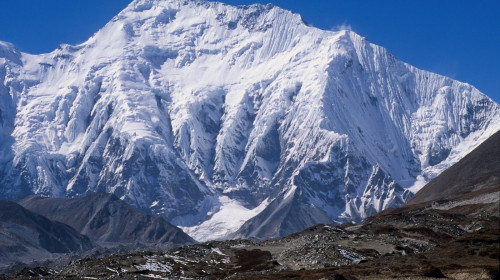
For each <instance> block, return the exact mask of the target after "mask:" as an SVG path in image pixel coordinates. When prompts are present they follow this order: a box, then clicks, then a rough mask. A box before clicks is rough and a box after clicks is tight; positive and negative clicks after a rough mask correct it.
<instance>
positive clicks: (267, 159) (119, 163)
mask: <svg viewBox="0 0 500 280" xmlns="http://www.w3.org/2000/svg"><path fill="white" fill-rule="evenodd" d="M0 100H1V102H0V116H1V118H0V186H2V187H1V189H0V197H2V198H6V199H12V198H17V197H21V196H24V195H27V194H33V193H35V194H44V195H48V196H52V197H74V196H82V195H85V194H89V193H92V192H106V193H112V194H115V195H116V196H117V197H119V198H120V199H122V200H125V201H127V202H129V203H131V204H132V205H134V206H137V207H138V208H141V209H144V210H146V211H148V212H149V213H152V214H158V215H162V216H163V217H164V218H166V219H167V220H169V221H170V222H172V223H173V224H175V225H178V226H181V227H182V228H183V229H184V230H185V231H186V232H187V233H189V234H191V235H192V236H194V237H195V238H196V239H198V240H206V239H212V238H225V237H227V236H228V235H231V234H233V236H245V237H250V236H251V237H259V238H267V237H276V236H281V235H285V234H288V233H290V232H293V231H297V230H300V229H303V228H306V227H308V226H311V225H313V224H315V223H318V222H322V223H327V222H329V223H330V222H343V221H359V220H360V219H362V218H365V217H367V216H369V215H371V214H374V213H376V212H378V211H381V210H382V209H385V208H387V207H391V206H397V205H400V204H402V203H403V202H404V200H405V199H406V198H407V197H408V196H409V195H410V194H411V192H415V191H416V190H418V189H419V188H420V187H421V186H423V184H424V183H426V182H427V181H429V180H430V179H431V178H433V177H435V176H436V175H438V174H439V173H440V172H441V171H443V170H444V169H446V168H447V167H449V166H451V165H452V164H453V163H455V162H457V161H458V160H459V159H460V158H461V157H463V156H464V155H465V154H467V153H468V152H469V151H470V150H472V149H473V148H474V147H475V146H477V145H478V144H479V143H481V142H482V141H484V140H485V139H487V138H488V137H489V136H490V135H492V134H493V133H494V132H496V131H498V130H499V129H500V109H499V106H498V104H496V103H495V102H493V101H492V100H491V99H489V98H488V97H487V96H485V95H484V94H482V93H480V92H479V91H478V90H477V89H475V88H474V87H472V86H470V85H468V84H464V83H460V82H457V81H454V80H452V79H449V78H446V77H443V76H439V75H436V74H433V73H429V72H425V71H422V70H419V69H416V68H414V67H412V66H410V65H408V64H405V63H403V62H401V61H398V60H397V59H396V58H394V57H393V56H392V55H391V54H389V53H388V52H387V51H386V50H385V49H384V48H382V47H379V46H376V45H373V44H371V43H370V42H368V41H367V40H366V39H364V38H362V37H360V36H359V35H357V34H355V33H353V32H350V31H340V32H332V31H323V30H319V29H316V28H313V27H309V26H307V25H306V24H305V23H304V22H303V21H302V19H301V18H300V16H299V15H297V14H293V13H291V12H289V11H286V10H282V9H280V8H278V7H273V6H272V5H267V6H261V5H252V6H241V7H232V6H228V5H224V4H221V3H213V2H203V1H181V0H163V1H152V0H137V1H134V2H132V3H131V4H130V5H129V6H128V7H127V8H126V9H125V10H124V11H122V12H121V13H120V14H119V15H117V16H116V17H115V18H114V19H113V20H112V21H111V22H109V23H108V24H107V25H106V26H105V27H104V28H102V29H101V30H100V31H98V32H97V33H96V34H95V35H94V36H93V37H92V38H90V39H89V40H88V41H87V42H85V43H83V44H81V45H78V46H69V45H61V46H60V47H59V48H58V49H56V50H55V51H53V52H52V53H48V54H41V55H30V54H26V53H20V52H18V51H17V50H16V49H15V47H13V46H12V45H10V44H7V43H0ZM240 228H241V229H240ZM238 229H240V230H239V231H238ZM236 231H238V233H236V235H234V234H235V232H236Z"/></svg>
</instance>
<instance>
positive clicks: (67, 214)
mask: <svg viewBox="0 0 500 280" xmlns="http://www.w3.org/2000/svg"><path fill="white" fill-rule="evenodd" d="M17 202H18V203H19V204H20V205H22V206H24V207H25V208H27V209H29V210H31V211H33V212H36V213H39V214H40V215H44V216H45V217H47V218H49V219H51V220H54V221H58V222H61V223H64V224H67V225H70V226H71V227H73V228H74V229H76V230H77V231H79V232H80V233H81V234H84V235H86V236H88V237H89V238H91V239H92V240H93V241H94V242H96V243H98V244H100V245H105V246H110V245H124V244H134V243H142V244H144V245H152V244H154V245H160V244H166V245H168V244H170V245H171V246H174V245H183V244H189V243H194V242H195V241H194V240H193V239H192V238H191V237H189V236H188V235H187V234H185V233H184V232H183V231H182V230H180V229H179V228H177V227H175V226H173V225H171V224H170V223H168V222H167V221H165V220H164V219H163V218H161V217H153V216H151V215H147V214H146V213H144V212H142V211H140V210H139V209H137V208H135V207H132V206H130V205H128V204H127V203H125V202H124V201H122V200H120V199H118V198H117V197H116V196H114V195H112V194H107V193H92V194H89V195H88V196H84V197H77V198H69V199H64V198H49V197H41V196H28V197H25V198H23V199H20V200H18V201H17Z"/></svg>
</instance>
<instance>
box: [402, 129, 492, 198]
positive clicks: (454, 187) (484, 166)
mask: <svg viewBox="0 0 500 280" xmlns="http://www.w3.org/2000/svg"><path fill="white" fill-rule="evenodd" d="M495 186H500V131H499V132H497V133H495V134H494V135H493V136H491V137H490V138H489V139H488V140H486V141H485V142H484V143H482V144H481V145H480V146H478V147H477V148H476V149H474V150H473V151H472V152H471V153H470V154H468V155H467V156H465V157H464V158H463V159H462V160H460V161H459V162H458V163H456V164H455V165H453V166H452V167H450V168H449V169H447V170H446V171H444V172H443V173H442V174H441V175H439V176H438V177H436V179H434V180H432V181H431V182H430V183H428V184H427V185H426V186H425V187H424V188H422V189H421V190H420V191H419V192H417V193H416V194H415V196H414V197H413V198H412V199H410V200H409V201H408V202H407V204H408V205H414V204H419V203H424V202H429V201H433V200H441V199H452V198H454V197H458V196H461V195H465V194H469V193H472V192H478V191H481V190H484V189H487V188H491V187H495ZM491 190H492V191H494V190H496V191H498V188H491Z"/></svg>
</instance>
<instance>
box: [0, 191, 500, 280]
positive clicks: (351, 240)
mask: <svg viewBox="0 0 500 280" xmlns="http://www.w3.org/2000/svg"><path fill="white" fill-rule="evenodd" d="M497 195H498V190H496V189H492V190H490V192H486V193H484V194H483V198H481V196H479V199H478V196H474V197H472V198H471V197H466V198H465V199H463V200H461V201H460V202H457V201H441V202H434V203H433V204H432V205H427V206H419V205H416V206H412V207H411V208H410V207H407V208H402V209H394V210H391V211H385V212H383V213H381V214H378V215H376V216H373V217H371V218H369V219H367V220H365V221H364V222H363V223H361V224H357V225H352V224H345V225H340V226H332V225H317V226H314V227H311V228H309V229H306V230H304V231H302V232H299V233H295V234H292V235H289V236H287V237H285V238H282V239H277V240H268V241H261V242H256V241H249V240H233V241H218V242H209V243H203V244H196V245H190V246H183V247H178V248H174V249H171V250H165V251H161V252H136V253H132V254H115V255H111V256H109V257H105V258H85V259H80V260H76V261H73V262H71V263H69V264H68V265H66V266H64V267H61V268H57V269H52V268H46V267H37V268H26V269H23V270H21V271H19V272H16V273H14V274H10V275H3V276H0V279H27V278H44V279H152V278H153V279H154V278H156V279H226V278H227V279H388V278H394V279H432V278H444V279H446V278H447V279H467V280H469V279H499V278H500V269H499V267H500V255H499V252H500V217H499V213H500V212H499V210H500V207H499V202H498V198H497V199H495V197H496V196H497ZM485 197H486V198H485ZM492 200H493V201H492ZM467 201H468V202H467ZM485 201H486V202H488V203H481V202H485Z"/></svg>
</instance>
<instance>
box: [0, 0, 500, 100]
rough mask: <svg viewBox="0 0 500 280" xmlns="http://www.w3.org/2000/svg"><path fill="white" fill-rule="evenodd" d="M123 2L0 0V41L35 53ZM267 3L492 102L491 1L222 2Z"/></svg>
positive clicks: (494, 40) (495, 44)
mask: <svg viewBox="0 0 500 280" xmlns="http://www.w3.org/2000/svg"><path fill="white" fill-rule="evenodd" d="M129 2H130V0H0V40H2V41H8V42H11V43H13V44H14V45H16V46H17V47H18V49H19V50H21V51H24V52H29V53H43V52H50V51H52V50H54V49H55V48H56V47H57V46H58V45H59V44H61V43H69V44H78V43H81V42H83V41H85V40H86V39H87V38H88V37H90V36H91V35H92V34H93V33H94V32H96V31H97V30H99V28H101V27H102V26H104V24H106V22H108V21H109V20H110V19H111V18H112V17H113V16H114V15H116V14H117V13H118V12H119V11H120V10H122V9H123V8H124V7H125V6H126V5H127V4H128V3H129ZM222 2H225V3H228V4H233V5H242V4H251V3H263V4H266V3H269V2H271V3H273V4H275V5H277V6H280V7H282V8H286V9H289V10H292V11H293V12H296V13H300V14H301V15H302V17H303V18H304V20H305V21H307V22H308V23H310V24H311V25H313V26H316V27H318V28H321V29H335V28H337V27H338V26H341V25H349V26H350V27H351V28H352V30H354V31H355V32H357V33H359V34H360V35H362V36H364V37H366V38H367V39H368V40H370V41H371V42H373V43H375V44H378V45H381V46H384V47H386V48H387V49H388V50H389V51H390V52H391V53H392V54H394V55H395V56H396V57H398V58H399V59H401V60H403V61H405V62H408V63H410V64H412V65H414V66H417V67H419V68H422V69H425V70H429V71H433V72H436V73H439V74H443V75H446V76H449V77H452V78H455V79H458V80H460V81H464V82H468V83H470V84H472V85H474V86H476V87H477V88H478V89H479V90H481V91H482V92H484V93H485V94H487V95H488V96H490V97H492V98H493V99H494V100H495V101H496V102H499V103H500V66H499V65H500V1H498V0H476V1H474V0H419V1H410V0H392V1H389V0H380V1H372V0H365V1H361V0H340V1H337V0H307V1H304V0H264V1H262V0H240V1H237V0H222Z"/></svg>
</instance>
